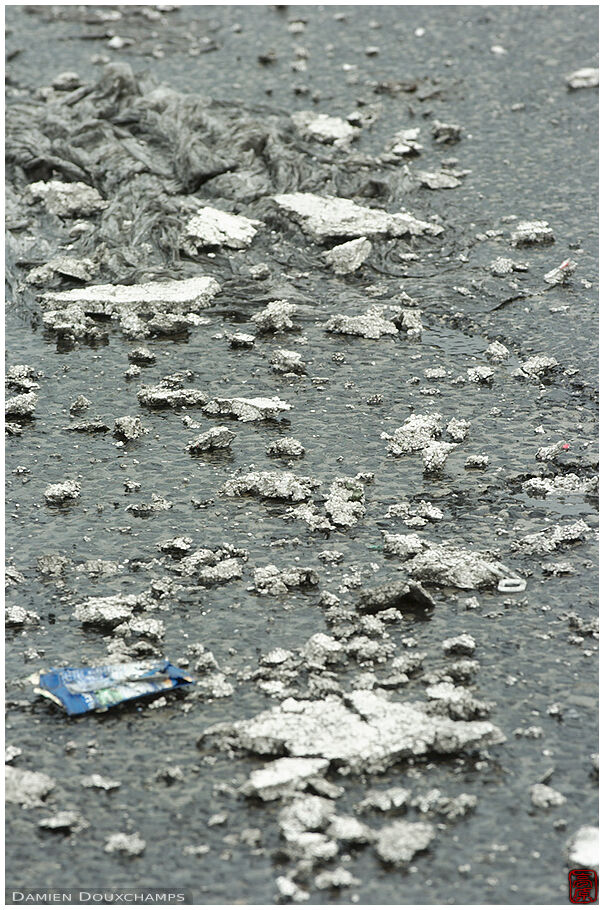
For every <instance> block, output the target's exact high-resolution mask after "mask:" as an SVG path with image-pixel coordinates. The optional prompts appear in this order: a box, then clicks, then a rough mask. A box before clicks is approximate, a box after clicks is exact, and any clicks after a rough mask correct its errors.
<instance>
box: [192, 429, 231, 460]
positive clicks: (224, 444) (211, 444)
mask: <svg viewBox="0 0 604 910" xmlns="http://www.w3.org/2000/svg"><path fill="white" fill-rule="evenodd" d="M235 438H236V434H235V433H233V431H232V430H229V428H228V427H212V429H211V430H208V431H207V433H202V434H201V435H200V436H196V437H195V439H192V440H191V441H190V442H189V443H188V444H187V446H186V449H187V452H189V453H190V454H191V455H199V454H201V453H202V452H211V451H214V450H215V449H230V448H231V443H232V442H233V440H234V439H235Z"/></svg>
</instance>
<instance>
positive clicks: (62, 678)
mask: <svg viewBox="0 0 604 910" xmlns="http://www.w3.org/2000/svg"><path fill="white" fill-rule="evenodd" d="M193 682H194V680H193V678H192V677H191V676H188V675H187V674H186V673H183V671H182V670H180V669H179V668H178V667H175V666H173V665H172V664H171V663H170V662H169V661H168V660H159V661H133V662H132V663H126V664H109V665H106V666H103V667H64V668H62V669H51V670H49V671H48V673H41V674H40V675H39V678H38V679H37V680H36V683H37V685H36V686H35V687H34V692H35V693H36V694H37V695H42V696H44V698H49V699H50V700H51V701H54V702H55V704H57V705H60V706H61V707H63V708H65V710H66V712H67V714H69V715H70V716H72V715H77V714H87V713H88V712H89V711H107V710H108V709H109V708H113V707H115V705H119V704H121V703H122V702H125V701H131V700H132V699H135V698H142V697H144V696H148V695H155V694H156V693H159V692H162V693H165V692H168V691H169V690H171V689H177V688H180V687H181V686H186V685H190V684H191V683H193Z"/></svg>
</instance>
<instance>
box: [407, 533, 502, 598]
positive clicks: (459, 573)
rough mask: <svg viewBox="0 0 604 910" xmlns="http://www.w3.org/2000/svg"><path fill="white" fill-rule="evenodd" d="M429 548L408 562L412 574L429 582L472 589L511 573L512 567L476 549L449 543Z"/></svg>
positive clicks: (488, 585) (486, 584)
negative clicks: (482, 554)
mask: <svg viewBox="0 0 604 910" xmlns="http://www.w3.org/2000/svg"><path fill="white" fill-rule="evenodd" d="M424 544H425V546H426V549H424V550H423V551H422V552H421V553H418V554H417V555H415V556H414V557H413V558H412V559H411V561H410V562H408V563H407V565H406V569H407V571H408V572H409V574H410V575H411V576H412V577H413V578H416V579H418V580H419V581H421V582H424V583H425V584H433V585H443V586H451V587H454V588H462V589H467V590H471V589H472V588H488V587H494V586H495V585H496V584H497V582H498V581H499V579H500V578H507V577H508V576H509V575H510V572H509V570H508V569H506V567H505V566H503V565H502V564H501V563H500V562H496V561H495V560H493V559H490V558H488V557H485V556H481V555H480V554H479V553H475V552H474V551H472V550H466V549H464V548H463V547H455V546H450V545H448V544H428V543H427V542H425V541H424Z"/></svg>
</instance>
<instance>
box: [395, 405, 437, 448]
mask: <svg viewBox="0 0 604 910" xmlns="http://www.w3.org/2000/svg"><path fill="white" fill-rule="evenodd" d="M441 421H442V416H441V415H440V414H411V416H410V417H407V419H406V420H405V422H404V423H403V425H402V427H398V429H396V430H395V431H394V435H392V436H389V435H388V434H387V433H382V439H387V440H389V445H388V451H389V452H390V453H391V454H392V455H403V454H408V453H411V452H421V451H422V450H423V449H425V448H426V446H427V445H428V444H429V443H430V442H431V441H432V440H433V439H434V438H435V437H436V436H439V435H440V432H441Z"/></svg>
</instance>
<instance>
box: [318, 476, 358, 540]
mask: <svg viewBox="0 0 604 910" xmlns="http://www.w3.org/2000/svg"><path fill="white" fill-rule="evenodd" d="M325 512H326V513H327V515H328V517H329V518H330V520H331V521H332V522H333V523H334V524H335V525H339V526H340V527H344V528H352V527H353V526H354V525H356V523H357V522H358V521H359V520H360V519H361V518H363V516H364V515H365V486H364V484H363V481H362V480H360V479H359V478H357V477H354V478H353V477H338V478H336V480H334V482H333V483H332V484H331V486H330V487H329V493H328V494H327V499H326V500H325Z"/></svg>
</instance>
